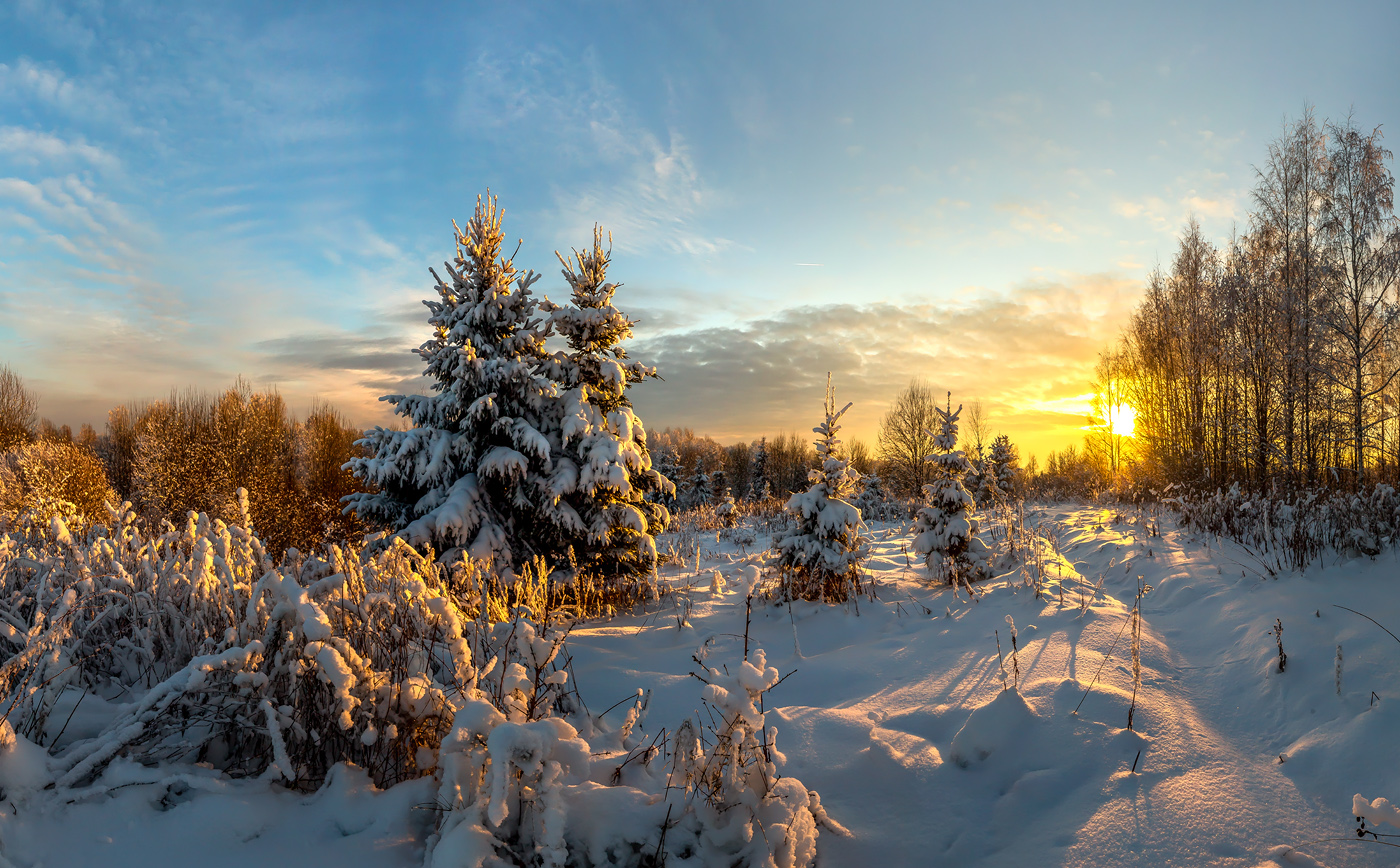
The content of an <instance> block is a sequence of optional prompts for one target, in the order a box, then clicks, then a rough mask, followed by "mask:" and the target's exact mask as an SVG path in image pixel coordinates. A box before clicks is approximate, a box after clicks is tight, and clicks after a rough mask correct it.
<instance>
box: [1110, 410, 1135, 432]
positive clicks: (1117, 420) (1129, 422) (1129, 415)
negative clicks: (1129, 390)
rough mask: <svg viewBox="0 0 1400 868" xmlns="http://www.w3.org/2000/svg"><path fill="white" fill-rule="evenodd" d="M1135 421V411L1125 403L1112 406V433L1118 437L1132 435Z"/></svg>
mask: <svg viewBox="0 0 1400 868" xmlns="http://www.w3.org/2000/svg"><path fill="white" fill-rule="evenodd" d="M1136 423H1137V411H1136V410H1134V409H1133V408H1132V407H1130V406H1129V405H1127V404H1119V405H1118V406H1117V407H1114V408H1113V433H1114V434H1117V435H1118V436H1119V437H1131V436H1133V429H1134V428H1135V427H1137V426H1136Z"/></svg>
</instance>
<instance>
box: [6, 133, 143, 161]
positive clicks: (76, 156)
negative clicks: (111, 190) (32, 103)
mask: <svg viewBox="0 0 1400 868" xmlns="http://www.w3.org/2000/svg"><path fill="white" fill-rule="evenodd" d="M0 158H3V159H5V160H7V161H9V162H11V163H18V164H22V165H25V166H28V167H30V168H34V167H38V166H39V165H41V164H46V163H47V164H58V165H64V164H72V163H83V164H86V165H89V166H94V167H96V168H100V169H109V170H110V169H116V168H117V167H118V166H119V165H120V162H119V161H118V160H117V158H116V157H114V156H113V155H112V154H110V153H108V152H107V151H105V150H103V149H102V148H99V147H97V146H96V145H90V144H88V143H87V142H86V141H84V140H83V139H81V138H76V139H73V140H68V139H62V138H59V137H58V136H55V135H53V134H51V133H46V132H42V131H40V130H31V129H26V128H24V127H0Z"/></svg>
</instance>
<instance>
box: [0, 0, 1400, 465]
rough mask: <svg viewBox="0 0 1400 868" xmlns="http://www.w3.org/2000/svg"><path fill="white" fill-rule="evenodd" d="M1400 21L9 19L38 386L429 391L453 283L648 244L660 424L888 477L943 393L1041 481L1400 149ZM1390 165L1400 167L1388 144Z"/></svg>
mask: <svg viewBox="0 0 1400 868" xmlns="http://www.w3.org/2000/svg"><path fill="white" fill-rule="evenodd" d="M1397 33H1400V4H1395V3H1393V2H1375V3H1345V2H1342V3H1329V4H1326V5H1325V6H1324V5H1323V4H1317V3H1314V4H1308V5H1303V4H1296V3H1288V2H1271V3H1233V4H1214V3H1173V4H1169V5H1168V4H1150V5H1149V4H1125V3H1096V4H1087V3H1074V2H1070V3H1059V4H1045V3H1040V2H1025V3H1009V4H990V3H988V4H969V3H956V4H954V3H929V2H919V3H887V2H865V3H860V4H852V3H826V2H804V3H762V2H742V3H730V2H707V3H655V2H582V3H547V2H539V3H528V4H525V3H520V4H515V3H501V2H493V3H480V4H478V3H442V4H428V3H403V4H357V3H346V2H338V3H324V4H318V3H300V4H285V3H259V2H239V3H223V2H201V3H198V4H187V3H163V4H149V3H143V2H118V3H105V2H99V0H80V2H75V3H48V2H42V0H10V2H6V3H3V4H0V363H7V364H9V365H10V367H11V368H13V369H14V370H15V371H17V372H18V373H19V374H20V375H21V376H22V377H24V378H25V381H26V382H27V383H28V384H29V386H30V387H31V388H32V389H33V390H34V391H36V392H38V393H39V395H40V399H41V400H40V412H41V413H42V414H43V415H45V416H48V417H50V418H52V419H54V420H55V421H57V422H60V423H68V424H71V425H74V426H76V425H77V424H79V423H82V422H91V423H93V424H94V425H95V426H96V427H97V428H98V429H99V431H100V430H101V425H102V421H103V420H104V419H105V417H106V412H107V410H108V409H109V408H111V407H112V406H114V405H116V404H119V403H124V402H126V401H131V400H141V399H150V398H157V397H160V396H163V395H166V394H168V393H169V392H170V391H171V390H172V389H174V388H184V387H187V386H195V387H199V388H205V389H211V390H213V389H221V388H224V387H226V386H228V385H229V384H231V383H232V381H233V379H234V378H235V377H236V376H239V375H242V376H245V377H247V378H248V379H249V380H251V381H252V382H253V383H254V384H255V385H257V386H260V387H261V386H267V387H275V388H277V389H278V390H279V391H280V392H281V393H282V394H283V395H284V396H286V397H287V399H288V401H289V403H290V404H291V405H292V407H293V408H294V409H298V410H299V411H302V412H304V411H305V409H306V408H307V407H308V406H309V405H310V403H311V402H312V401H313V400H314V399H325V400H330V401H332V402H333V403H334V404H336V405H337V406H338V407H339V408H340V409H341V410H342V411H344V412H345V413H346V414H347V415H348V416H349V417H350V418H351V419H353V420H354V421H356V422H358V423H361V424H366V425H368V424H378V423H384V422H387V421H389V420H390V417H389V416H388V415H387V413H386V409H387V405H385V404H382V403H379V402H378V401H377V398H378V397H379V396H381V395H384V394H389V393H399V392H405V391H423V390H424V384H423V381H422V380H421V379H420V378H419V377H418V374H419V372H420V370H421V362H420V361H419V360H418V358H417V357H416V356H414V355H413V354H411V353H410V352H409V350H410V349H411V348H412V347H415V346H417V345H418V344H420V343H422V342H423V341H424V340H425V339H426V338H427V337H428V329H427V325H426V309H425V308H423V307H422V305H421V304H420V303H419V300H420V299H423V298H428V297H430V296H433V295H434V293H433V290H432V286H433V281H432V278H431V277H430V275H429V274H428V271H427V269H428V268H429V267H430V266H435V265H438V264H440V263H441V262H442V261H444V260H446V259H449V258H450V257H451V256H452V255H453V251H454V247H453V235H452V224H451V221H452V220H453V219H456V220H458V221H459V222H461V221H463V220H465V219H466V218H467V217H468V216H469V215H470V214H471V211H472V207H473V204H474V202H475V199H476V197H477V195H479V194H481V193H484V192H485V191H486V190H488V189H489V190H490V192H491V193H492V194H495V195H498V196H499V197H500V204H501V206H502V207H503V208H504V209H505V231H506V234H507V236H508V237H513V238H518V239H521V244H520V247H519V252H518V253H517V255H516V260H515V261H516V263H517V265H519V266H522V267H528V268H533V269H535V270H536V271H539V272H541V273H542V274H543V275H544V277H543V279H542V280H541V281H540V283H538V284H537V285H536V290H537V291H542V292H543V293H544V294H545V295H549V296H551V297H553V298H556V299H559V300H562V299H563V298H564V297H565V296H566V295H567V293H566V292H565V291H564V286H565V284H564V282H563V279H562V277H560V275H559V266H558V263H557V261H556V260H555V258H554V251H555V250H561V251H567V250H568V249H569V248H571V247H582V246H583V245H585V244H586V243H588V241H589V240H590V238H591V235H590V233H591V229H592V227H593V225H594V224H595V223H598V224H600V225H601V226H602V227H603V228H604V229H605V230H607V231H610V232H611V233H612V238H613V245H614V246H613V265H612V269H611V271H610V277H611V278H612V279H613V280H616V281H618V282H620V283H621V284H622V285H623V287H622V289H621V290H619V292H618V296H617V303H618V305H619V307H621V308H622V309H623V310H624V311H625V312H627V313H628V314H629V315H631V316H633V317H634V318H636V319H637V320H639V323H638V326H637V329H636V337H635V339H634V341H633V342H632V343H631V345H630V352H631V354H632V356H633V357H635V358H638V359H641V360H643V361H645V362H648V363H650V364H654V365H656V366H657V367H658V369H659V371H660V373H661V375H662V377H663V378H664V382H659V383H658V382H649V383H647V384H645V385H643V386H640V387H637V388H636V389H635V390H634V400H635V404H636V407H637V410H638V413H639V415H640V416H641V418H642V419H643V421H644V422H645V423H646V424H647V425H648V427H650V428H662V427H667V426H687V427H691V428H693V429H695V430H696V431H697V433H702V434H708V435H711V436H714V437H715V438H716V439H719V440H721V441H722V442H734V441H736V440H749V439H755V438H757V437H758V436H760V435H765V434H766V435H772V434H775V433H778V432H780V431H797V432H806V431H808V430H810V429H811V427H812V426H813V425H815V424H816V423H817V422H818V421H820V414H821V406H822V397H823V391H824V387H825V380H826V374H827V372H828V371H830V372H831V373H832V376H833V380H834V383H835V387H836V392H837V398H838V400H840V401H841V402H842V403H844V401H846V400H850V401H853V402H854V407H853V408H852V409H851V411H850V412H849V413H848V414H847V416H846V422H847V430H846V431H845V432H843V433H844V434H845V435H847V436H853V437H856V438H859V439H863V440H866V441H868V442H872V443H873V442H874V440H875V437H876V434H877V432H878V428H879V423H880V419H881V417H882V415H883V414H884V413H885V411H886V410H887V409H888V406H889V403H890V401H891V399H892V398H893V397H894V395H895V394H896V393H897V392H898V391H899V390H900V389H901V388H902V387H904V386H905V385H906V384H907V383H908V382H909V381H910V380H911V378H915V377H918V378H922V379H924V380H926V381H927V382H929V383H930V384H932V385H933V386H934V387H935V388H937V389H939V390H940V391H942V390H948V391H951V392H952V395H953V401H954V403H958V402H966V401H972V400H980V401H981V402H982V404H983V406H984V408H985V410H986V413H987V416H988V417H989V421H990V425H991V427H992V429H993V430H994V431H1002V432H1005V433H1007V434H1009V435H1011V437H1012V439H1013V440H1014V441H1015V442H1017V443H1018V444H1019V445H1020V446H1021V450H1022V452H1023V454H1030V453H1039V454H1040V455H1042V456H1043V455H1044V454H1045V452H1047V451H1048V450H1050V449H1058V448H1061V447H1063V446H1065V445H1068V444H1070V443H1072V442H1076V441H1077V440H1079V439H1080V438H1081V437H1082V433H1083V432H1082V430H1080V429H1081V426H1082V425H1083V424H1084V419H1083V415H1082V414H1083V412H1084V411H1085V410H1086V409H1087V408H1086V406H1085V402H1084V400H1083V398H1082V396H1083V395H1084V394H1085V393H1086V392H1087V391H1088V382H1089V380H1090V378H1091V375H1092V368H1093V365H1094V362H1095V360H1096V357H1097V354H1098V353H1099V352H1100V351H1101V350H1102V349H1104V348H1105V347H1106V346H1108V345H1109V344H1111V343H1112V342H1113V341H1114V340H1115V339H1116V337H1117V335H1118V333H1119V331H1120V329H1121V327H1122V326H1123V324H1124V323H1125V322H1126V320H1127V318H1128V316H1129V315H1130V314H1131V312H1132V309H1133V307H1134V305H1135V304H1136V302H1137V300H1138V299H1139V298H1140V296H1141V293H1142V289H1143V286H1144V283H1145V280H1146V278H1147V275H1148V272H1149V271H1150V270H1151V269H1152V268H1153V267H1154V266H1155V265H1157V264H1159V263H1169V262H1170V259H1171V256H1172V254H1173V251H1174V245H1175V238H1176V234H1177V233H1178V231H1179V230H1180V229H1181V227H1182V225H1183V224H1184V223H1185V222H1186V220H1187V219H1188V217H1189V216H1191V215H1193V214H1194V215H1195V216H1196V217H1197V218H1198V219H1199V220H1200V221H1201V223H1202V226H1203V228H1204V229H1205V231H1206V233H1207V235H1208V236H1210V237H1214V238H1218V239H1223V238H1225V237H1227V236H1228V235H1229V233H1230V232H1231V230H1232V228H1233V227H1235V226H1241V228H1243V227H1242V224H1243V221H1245V220H1246V219H1247V211H1248V208H1249V197H1250V190H1251V188H1252V187H1253V185H1254V182H1255V177H1256V176H1255V168H1254V167H1255V166H1256V165H1258V164H1262V162H1263V161H1264V159H1265V157H1266V153H1267V147H1268V144H1269V142H1270V141H1271V140H1273V139H1274V138H1275V137H1277V136H1278V135H1279V133H1280V132H1281V130H1282V129H1283V125H1284V123H1285V122H1286V121H1287V120H1288V119H1290V118H1296V117H1297V116H1298V115H1299V114H1300V113H1301V112H1302V111H1303V110H1304V108H1305V107H1306V106H1309V105H1311V106H1313V107H1314V110H1315V111H1316V113H1317V114H1318V115H1319V116H1321V117H1325V118H1337V119H1340V118H1343V117H1345V116H1346V114H1347V113H1348V111H1354V112H1355V117H1356V121H1357V123H1358V124H1359V125H1360V126H1363V127H1366V128H1370V127H1373V126H1375V125H1378V124H1383V125H1386V129H1387V130H1388V129H1390V127H1389V124H1391V123H1395V122H1397V121H1400V87H1397V80H1400V75H1397V74H1400V61H1398V60H1397V59H1396V58H1397V57H1400V54H1397V52H1396V48H1397V38H1396V34H1397ZM1392 141H1393V140H1392Z"/></svg>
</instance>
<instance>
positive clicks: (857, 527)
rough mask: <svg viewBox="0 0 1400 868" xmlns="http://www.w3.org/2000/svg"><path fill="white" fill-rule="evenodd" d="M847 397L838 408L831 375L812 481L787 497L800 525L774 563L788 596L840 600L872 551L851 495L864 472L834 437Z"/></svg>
mask: <svg viewBox="0 0 1400 868" xmlns="http://www.w3.org/2000/svg"><path fill="white" fill-rule="evenodd" d="M850 408H851V405H850V404H849V403H848V404H846V406H844V407H842V408H841V409H840V410H837V409H836V395H835V393H834V392H833V391H832V388H831V375H830V374H828V375H827V381H826V403H825V409H826V420H825V421H823V422H822V423H821V424H820V425H818V426H817V427H816V428H813V429H812V431H813V432H814V433H816V434H817V435H818V437H817V440H816V447H817V461H818V464H817V467H816V468H814V469H812V470H811V471H809V472H808V474H807V479H808V481H810V482H811V485H810V486H809V487H808V488H807V490H806V491H799V492H797V493H796V494H794V495H792V497H790V498H789V499H788V502H787V505H786V507H785V509H786V510H787V511H788V513H789V514H791V515H792V516H793V517H794V518H795V519H796V524H797V526H796V528H795V529H794V530H793V531H792V532H791V533H789V534H787V535H786V536H783V537H781V538H779V539H777V540H776V541H775V542H774V545H773V548H774V555H775V556H774V559H773V560H774V564H775V566H777V567H778V569H779V570H780V571H781V573H782V575H783V593H784V595H785V596H786V597H787V598H788V599H793V598H802V599H808V600H817V599H820V600H826V601H829V602H841V601H844V600H846V599H849V598H850V596H851V595H852V594H856V593H860V591H861V580H860V562H861V561H862V560H864V559H865V557H866V555H867V554H869V550H870V540H869V538H868V537H867V536H865V534H864V531H865V523H864V522H862V521H861V518H860V510H858V509H856V508H855V506H853V505H852V504H851V503H850V501H849V499H848V498H850V497H851V495H853V494H854V493H855V488H856V485H857V483H858V482H859V481H860V474H859V473H857V472H856V470H855V468H853V467H851V465H850V463H849V462H847V460H846V459H845V458H844V457H843V456H842V454H841V452H840V449H839V446H840V444H841V441H840V440H838V439H836V432H837V431H839V430H841V426H840V425H839V424H837V423H838V421H839V420H840V418H841V416H842V415H843V414H845V412H846V411H847V410H849V409H850Z"/></svg>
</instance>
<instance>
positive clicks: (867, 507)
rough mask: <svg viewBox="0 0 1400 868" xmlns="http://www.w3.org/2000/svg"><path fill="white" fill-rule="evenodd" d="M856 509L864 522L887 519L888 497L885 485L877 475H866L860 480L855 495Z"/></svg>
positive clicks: (888, 511)
mask: <svg viewBox="0 0 1400 868" xmlns="http://www.w3.org/2000/svg"><path fill="white" fill-rule="evenodd" d="M855 505H856V508H857V509H859V510H860V517H861V518H862V519H864V520H865V521H887V520H888V519H889V513H890V512H891V509H890V506H891V504H890V496H889V493H888V492H887V491H885V484H884V483H883V482H881V481H880V477H879V475H877V474H874V473H870V474H866V475H865V476H864V477H862V478H861V480H860V493H859V494H857V495H856V499H855Z"/></svg>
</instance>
